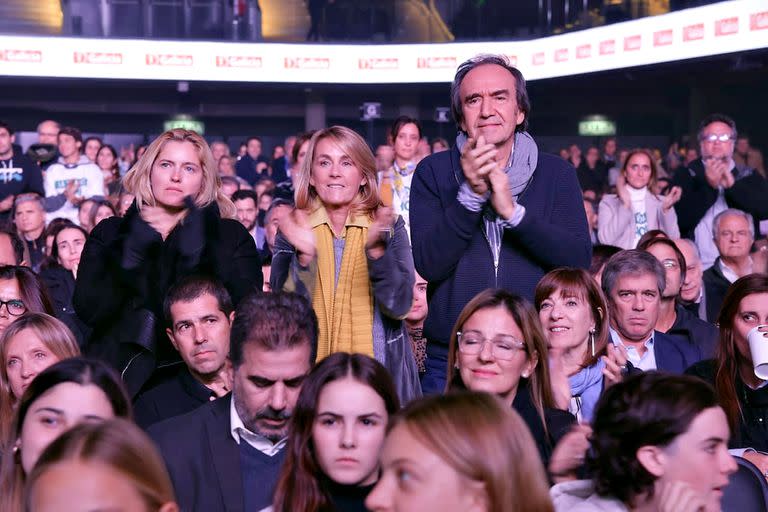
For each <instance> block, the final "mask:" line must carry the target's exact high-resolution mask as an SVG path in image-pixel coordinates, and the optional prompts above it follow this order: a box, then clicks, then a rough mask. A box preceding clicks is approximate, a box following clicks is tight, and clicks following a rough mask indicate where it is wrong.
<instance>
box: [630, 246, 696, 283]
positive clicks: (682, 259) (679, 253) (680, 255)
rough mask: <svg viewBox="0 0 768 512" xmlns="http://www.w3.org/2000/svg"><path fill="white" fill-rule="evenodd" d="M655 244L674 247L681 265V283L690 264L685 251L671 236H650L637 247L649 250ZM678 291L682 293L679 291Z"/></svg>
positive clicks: (678, 262)
mask: <svg viewBox="0 0 768 512" xmlns="http://www.w3.org/2000/svg"><path fill="white" fill-rule="evenodd" d="M646 234H647V233H646ZM654 245H664V246H667V247H669V248H670V249H672V251H674V253H675V259H677V264H678V265H679V266H680V284H681V285H682V283H683V282H684V281H685V270H686V267H687V266H688V264H687V263H686V262H685V255H684V254H683V252H682V251H681V250H680V249H679V248H678V247H677V244H675V242H673V241H672V240H670V239H669V238H667V237H666V236H665V237H656V238H649V239H648V240H645V241H643V242H641V243H639V244H638V245H637V248H638V249H640V250H641V251H645V252H648V249H650V248H651V247H653V246H654ZM678 293H680V292H679V291H678Z"/></svg>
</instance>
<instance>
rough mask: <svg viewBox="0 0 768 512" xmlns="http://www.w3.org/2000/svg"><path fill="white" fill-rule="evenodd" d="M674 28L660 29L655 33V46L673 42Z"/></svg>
mask: <svg viewBox="0 0 768 512" xmlns="http://www.w3.org/2000/svg"><path fill="white" fill-rule="evenodd" d="M672 39H673V38H672V29H669V30H659V31H658V32H654V33H653V46H666V45H668V44H672Z"/></svg>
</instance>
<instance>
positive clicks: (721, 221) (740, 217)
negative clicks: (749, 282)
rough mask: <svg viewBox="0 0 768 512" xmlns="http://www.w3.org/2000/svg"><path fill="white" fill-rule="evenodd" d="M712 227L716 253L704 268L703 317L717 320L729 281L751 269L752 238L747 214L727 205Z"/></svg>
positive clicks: (750, 222)
mask: <svg viewBox="0 0 768 512" xmlns="http://www.w3.org/2000/svg"><path fill="white" fill-rule="evenodd" d="M766 201H768V198H766ZM712 231H713V241H714V243H715V247H717V253H718V255H719V256H718V257H717V259H716V260H715V264H714V265H712V266H711V267H709V268H708V269H707V270H706V271H705V272H704V278H703V279H704V289H705V290H706V294H707V319H708V320H709V321H710V322H717V315H718V314H719V312H720V306H721V305H722V304H723V299H724V298H725V294H726V292H728V288H729V287H730V286H731V283H733V282H735V281H736V280H737V279H739V278H740V277H744V276H746V275H747V274H751V273H752V270H753V268H752V267H753V265H752V257H751V256H750V255H749V252H750V250H751V249H752V244H753V243H754V241H755V225H754V222H753V220H752V216H751V215H750V214H748V213H745V212H743V211H741V210H736V209H733V208H731V209H727V210H724V211H722V212H720V213H719V214H718V215H717V216H716V217H715V219H714V221H713V223H712Z"/></svg>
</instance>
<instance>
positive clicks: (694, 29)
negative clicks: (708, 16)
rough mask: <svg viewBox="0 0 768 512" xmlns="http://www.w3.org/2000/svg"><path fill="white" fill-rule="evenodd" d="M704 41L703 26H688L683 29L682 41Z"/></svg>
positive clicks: (701, 24)
mask: <svg viewBox="0 0 768 512" xmlns="http://www.w3.org/2000/svg"><path fill="white" fill-rule="evenodd" d="M699 39H704V24H703V23H697V24H695V25H688V26H687V27H685V28H684V29H683V41H697V40H699Z"/></svg>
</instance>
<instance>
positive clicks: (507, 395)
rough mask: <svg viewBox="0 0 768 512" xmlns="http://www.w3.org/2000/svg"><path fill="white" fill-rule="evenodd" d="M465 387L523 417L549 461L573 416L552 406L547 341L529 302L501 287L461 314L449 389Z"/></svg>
mask: <svg viewBox="0 0 768 512" xmlns="http://www.w3.org/2000/svg"><path fill="white" fill-rule="evenodd" d="M456 389H469V390H471V391H485V392H486V393H493V394H494V395H497V396H498V397H500V398H501V399H502V400H503V401H504V402H505V403H506V404H507V405H508V406H509V407H510V409H514V410H515V411H517V413H518V414H520V416H522V418H523V420H524V421H525V423H526V425H527V426H528V429H529V430H530V432H531V434H532V435H533V438H534V440H535V442H536V446H537V447H538V449H539V454H540V455H541V460H542V461H543V462H544V464H545V465H548V464H549V460H550V458H551V457H552V454H553V451H554V447H555V446H556V445H557V443H558V442H559V441H560V439H561V438H562V437H563V436H565V434H566V433H567V432H568V431H569V430H570V428H571V426H572V425H573V424H574V422H575V418H574V417H573V416H572V415H571V414H570V413H568V412H567V411H563V410H560V409H557V408H556V404H555V400H554V397H553V394H552V384H551V381H550V375H549V365H548V364H547V340H546V338H545V337H544V332H543V331H542V329H541V325H540V324H539V318H538V315H537V314H536V311H535V310H534V309H533V306H531V304H529V303H528V302H527V301H526V300H525V299H523V298H521V297H518V296H517V295H514V294H512V293H509V292H507V291H505V290H501V289H488V290H485V291H483V292H480V293H478V294H477V295H476V296H475V297H474V298H473V299H472V300H471V301H469V304H467V305H466V306H465V307H464V309H463V310H462V311H461V313H460V314H459V318H458V319H457V320H456V325H455V326H454V329H453V332H452V333H451V341H450V346H449V349H448V385H447V391H450V390H456Z"/></svg>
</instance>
